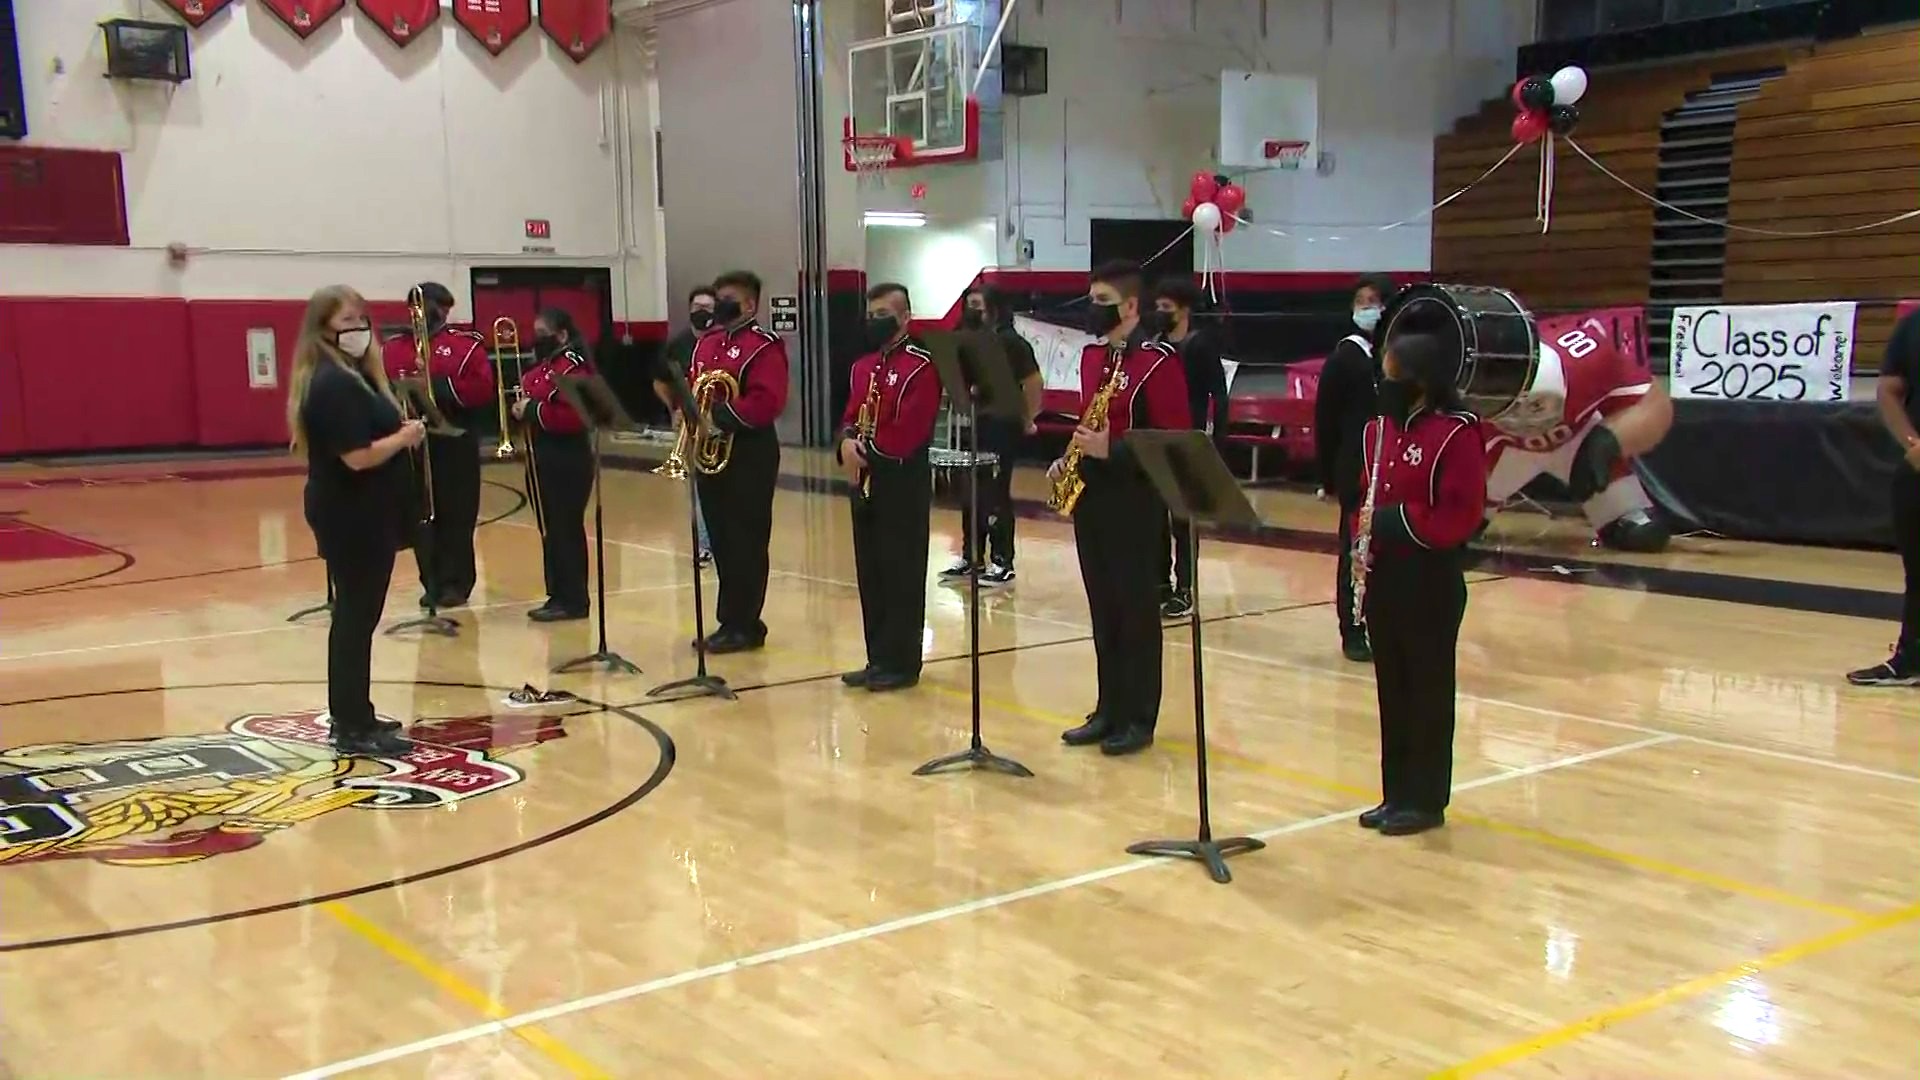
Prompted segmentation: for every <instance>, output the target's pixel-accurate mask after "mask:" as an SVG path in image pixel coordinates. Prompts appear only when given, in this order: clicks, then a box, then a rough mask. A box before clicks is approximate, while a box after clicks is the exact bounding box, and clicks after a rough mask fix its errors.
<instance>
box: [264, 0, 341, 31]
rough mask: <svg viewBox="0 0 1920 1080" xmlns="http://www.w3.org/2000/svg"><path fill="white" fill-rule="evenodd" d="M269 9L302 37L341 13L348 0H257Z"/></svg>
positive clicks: (288, 27)
mask: <svg viewBox="0 0 1920 1080" xmlns="http://www.w3.org/2000/svg"><path fill="white" fill-rule="evenodd" d="M257 2H258V3H259V4H260V5H261V6H262V7H264V8H266V9H267V10H268V11H271V12H273V13H274V15H275V16H277V17H278V18H279V19H280V21H281V22H283V23H286V24H287V29H289V30H291V31H293V32H294V33H296V34H299V35H300V36H301V37H303V38H304V37H308V36H310V35H311V34H312V33H313V32H314V31H315V30H318V29H320V28H321V27H322V26H325V25H326V24H327V20H328V19H331V18H333V17H334V16H335V15H338V14H340V9H341V8H343V7H346V6H347V0H257Z"/></svg>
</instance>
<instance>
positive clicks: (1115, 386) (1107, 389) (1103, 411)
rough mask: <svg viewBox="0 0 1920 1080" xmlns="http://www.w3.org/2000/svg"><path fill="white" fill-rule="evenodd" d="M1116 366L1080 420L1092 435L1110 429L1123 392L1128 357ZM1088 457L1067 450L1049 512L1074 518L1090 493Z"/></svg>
mask: <svg viewBox="0 0 1920 1080" xmlns="http://www.w3.org/2000/svg"><path fill="white" fill-rule="evenodd" d="M1112 363H1113V371H1111V372H1110V373H1108V375H1107V381H1106V382H1104V383H1101V384H1100V389H1099V391H1098V392H1097V393H1095V394H1094V395H1093V401H1092V403H1091V404H1089V405H1088V406H1087V414H1086V415H1085V416H1082V417H1081V418H1080V426H1081V427H1083V428H1086V429H1087V430H1088V431H1100V430H1102V429H1103V428H1105V427H1106V426H1107V410H1109V409H1111V408H1112V407H1113V395H1114V394H1116V393H1118V392H1119V390H1120V372H1121V370H1122V369H1123V368H1124V366H1125V364H1126V354H1125V353H1121V354H1118V355H1115V356H1114V357H1113V358H1112ZM1084 456H1085V455H1084V454H1083V453H1082V452H1081V450H1080V447H1079V446H1078V445H1074V446H1069V447H1067V452H1066V454H1065V456H1063V457H1062V458H1061V459H1060V478H1059V479H1058V480H1055V481H1054V482H1053V490H1052V491H1051V492H1049V493H1048V494H1047V509H1049V510H1052V511H1054V512H1055V513H1060V514H1065V515H1067V516H1068V517H1072V516H1073V508H1074V507H1075V506H1076V505H1078V504H1079V502H1080V496H1081V495H1083V494H1085V493H1086V490H1087V478H1086V477H1085V476H1083V475H1081V471H1080V459H1081V458H1082V457H1084Z"/></svg>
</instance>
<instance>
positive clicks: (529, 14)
mask: <svg viewBox="0 0 1920 1080" xmlns="http://www.w3.org/2000/svg"><path fill="white" fill-rule="evenodd" d="M453 21H454V22H457V23H459V24H460V25H461V26H464V27H466V28H467V33H469V34H472V35H473V36H474V39H475V40H477V41H478V42H480V45H481V47H482V48H484V49H486V50H487V51H488V52H490V53H492V54H493V55H495V56H499V55H500V54H501V53H503V52H505V51H506V50H507V46H509V45H511V44H513V43H514V42H515V41H517V40H519V38H520V35H521V34H524V33H526V32H527V28H528V27H530V26H532V25H533V0H453Z"/></svg>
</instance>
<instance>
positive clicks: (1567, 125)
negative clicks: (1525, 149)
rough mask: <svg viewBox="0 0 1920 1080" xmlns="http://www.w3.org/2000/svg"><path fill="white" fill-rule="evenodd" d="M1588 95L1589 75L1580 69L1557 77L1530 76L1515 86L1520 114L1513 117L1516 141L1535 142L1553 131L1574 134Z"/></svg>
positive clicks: (1558, 73) (1563, 71)
mask: <svg viewBox="0 0 1920 1080" xmlns="http://www.w3.org/2000/svg"><path fill="white" fill-rule="evenodd" d="M1586 93H1587V73H1586V72H1585V71H1584V70H1582V69H1581V68H1577V67H1563V68H1561V69H1560V70H1559V71H1556V72H1554V73H1553V78H1551V79H1543V78H1541V77H1540V76H1538V75H1533V76H1529V77H1528V78H1525V79H1521V80H1520V81H1519V82H1517V83H1514V84H1513V105H1514V107H1515V108H1517V109H1519V110H1520V115H1518V116H1516V117H1514V118H1513V141H1515V142H1519V143H1535V142H1539V141H1540V140H1541V139H1543V138H1545V137H1546V134H1547V132H1549V131H1551V132H1553V133H1554V134H1555V135H1571V134H1573V129H1574V128H1575V127H1578V126H1579V124H1580V107H1579V101H1580V99H1581V98H1582V97H1585V96H1586Z"/></svg>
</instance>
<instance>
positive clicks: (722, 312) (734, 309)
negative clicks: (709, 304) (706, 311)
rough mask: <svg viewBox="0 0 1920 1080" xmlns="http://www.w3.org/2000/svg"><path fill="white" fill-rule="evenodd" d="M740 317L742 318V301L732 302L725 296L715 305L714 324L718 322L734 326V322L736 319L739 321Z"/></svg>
mask: <svg viewBox="0 0 1920 1080" xmlns="http://www.w3.org/2000/svg"><path fill="white" fill-rule="evenodd" d="M739 317H740V301H738V300H730V299H727V298H726V297H724V296H723V297H721V298H720V300H719V302H717V303H715V304H714V305H713V321H714V322H717V323H720V324H722V325H726V326H731V325H732V324H733V321H734V320H735V319H738V318H739Z"/></svg>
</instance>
